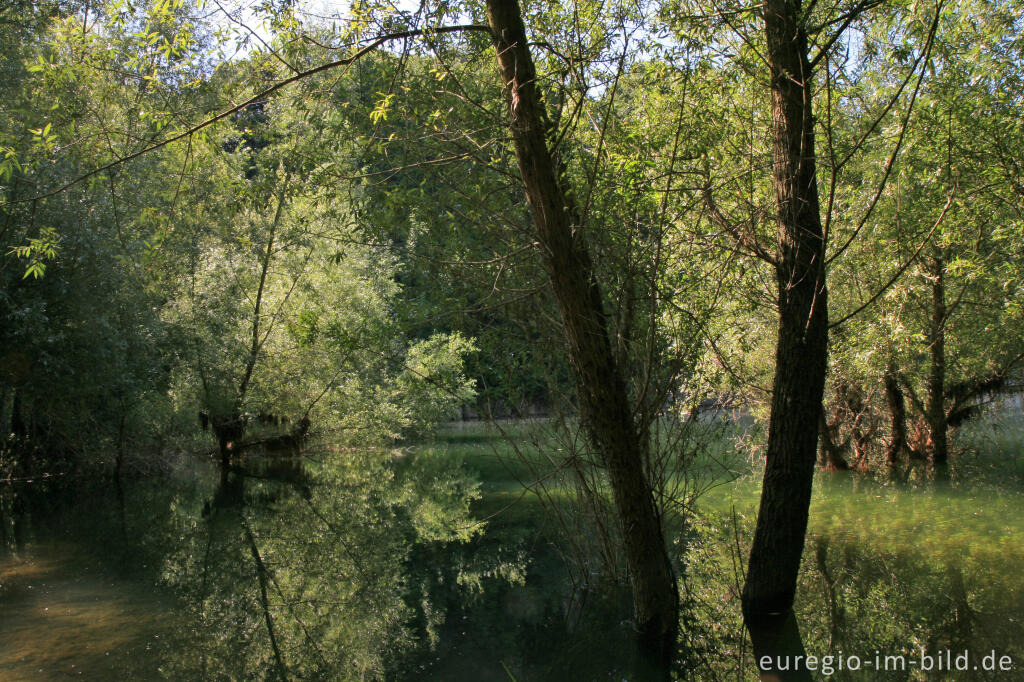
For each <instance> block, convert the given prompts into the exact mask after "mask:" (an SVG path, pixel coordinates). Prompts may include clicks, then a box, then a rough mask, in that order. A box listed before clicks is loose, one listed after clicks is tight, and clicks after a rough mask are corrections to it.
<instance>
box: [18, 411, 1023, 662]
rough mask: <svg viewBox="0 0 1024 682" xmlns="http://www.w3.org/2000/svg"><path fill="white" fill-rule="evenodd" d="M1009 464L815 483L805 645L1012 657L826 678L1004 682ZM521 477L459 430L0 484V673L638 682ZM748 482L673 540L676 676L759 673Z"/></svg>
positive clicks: (611, 626) (705, 509)
mask: <svg viewBox="0 0 1024 682" xmlns="http://www.w3.org/2000/svg"><path fill="white" fill-rule="evenodd" d="M513 438H515V434H513ZM520 444H521V445H522V447H523V449H524V450H526V449H528V445H529V439H526V438H524V439H522V441H521V443H520ZM994 456H996V460H997V461H996V464H997V465H998V464H1000V463H1001V462H1003V460H1002V459H999V458H1000V457H1006V456H1012V453H1011V454H1010V455H1007V454H1006V453H1002V452H1000V453H996V454H995V455H994ZM991 470H992V468H991V467H989V468H987V469H986V471H991ZM997 471H998V470H997ZM1006 471H1008V472H1009V473H1007V474H1006V476H1003V477H1001V476H1000V475H998V474H997V475H995V476H989V475H987V474H986V475H982V474H980V473H977V472H972V471H969V468H968V467H965V468H964V469H963V472H962V473H960V474H958V475H956V476H954V477H953V481H952V482H951V483H948V484H944V483H940V484H936V483H934V482H932V481H931V480H930V479H929V478H928V477H927V476H924V475H917V474H915V473H913V472H909V474H908V475H907V476H905V478H906V479H907V480H902V481H891V480H888V479H885V480H872V479H868V478H866V477H862V476H856V477H855V476H835V477H825V476H823V477H821V478H820V479H819V480H818V481H817V484H816V490H815V496H814V502H813V505H812V512H811V529H810V534H809V538H808V545H807V550H806V552H805V561H804V569H803V573H802V575H801V581H800V592H799V597H798V602H797V607H796V610H797V615H798V620H799V623H800V628H801V631H802V634H803V641H804V644H805V646H806V648H807V651H808V653H811V654H815V655H825V654H829V653H833V654H835V653H838V652H840V651H842V652H845V653H846V654H856V655H859V656H863V657H870V656H872V655H874V653H875V652H876V651H880V652H882V653H883V654H896V653H902V654H904V655H907V656H910V655H911V654H914V653H915V652H918V651H920V650H921V649H922V648H923V649H925V650H926V651H929V652H931V651H940V650H947V649H952V650H956V651H960V650H969V651H971V652H972V654H973V653H977V655H978V656H981V655H983V654H987V653H988V652H989V651H995V652H997V653H998V655H1000V656H1010V657H1012V659H1013V661H1014V665H1015V670H1013V671H1010V672H1002V673H992V674H989V673H984V672H981V671H973V670H971V671H961V672H955V673H948V672H947V673H938V672H932V673H925V672H922V671H920V670H918V669H911V670H907V671H893V672H885V673H883V672H877V671H876V672H870V673H866V672H864V671H861V672H858V673H851V672H848V671H840V672H836V673H834V674H833V675H832V676H831V677H830V679H893V680H904V679H957V680H968V679H1024V674H1022V673H1021V672H1020V669H1019V668H1017V666H1019V665H1024V641H1022V640H1024V637H1022V635H1024V627H1022V623H1024V577H1022V573H1021V567H1022V566H1024V534H1022V532H1021V531H1022V530H1024V513H1022V512H1024V497H1022V494H1021V483H1020V477H1019V474H1017V473H1015V471H1016V470H1010V469H1007V470H1006ZM537 473H538V469H537V465H536V464H535V463H534V464H530V463H529V462H523V461H521V460H518V459H517V458H516V457H515V456H514V454H513V453H512V452H511V451H510V449H509V447H508V444H507V443H506V442H505V441H502V440H501V439H500V438H499V437H497V436H496V435H495V434H494V433H492V432H489V431H486V430H484V429H480V428H476V429H469V430H452V431H449V432H447V433H446V434H445V437H443V438H442V439H441V440H440V441H439V442H438V443H436V444H432V445H425V446H419V447H415V448H411V449H409V450H406V451H402V452H389V451H369V452H361V453H353V452H345V451H335V450H331V449H327V448H323V449H320V450H319V451H314V452H310V453H307V454H306V456H305V457H303V458H302V459H301V460H262V459H260V458H257V457H253V458H251V459H249V460H248V461H247V462H246V463H245V465H244V467H243V468H241V469H240V470H239V471H237V472H235V473H233V474H232V475H231V476H229V477H227V478H221V477H220V476H219V475H217V472H216V471H215V470H214V469H213V468H212V467H210V466H208V465H207V463H204V462H197V461H192V460H187V459H186V460H182V461H181V462H179V463H178V464H177V465H176V466H175V467H174V472H173V474H172V475H170V476H169V477H162V478H160V479H159V480H157V479H141V480H126V481H123V482H122V483H121V484H120V485H116V484H115V483H113V482H112V481H93V482H83V481H63V480H60V479H48V480H45V481H33V482H20V483H18V484H13V485H9V486H7V487H4V488H0V521H2V534H0V540H2V545H0V680H37V679H39V680H49V679H64V678H69V677H76V678H80V679H95V680H108V679H132V680H136V679H175V680H179V679H180V680H193V679H279V678H281V677H284V678H287V679H379V678H384V679H397V680H419V679H427V680H501V679H505V680H512V679H514V680H566V679H571V680H575V679H579V680H590V679H602V680H611V679H615V680H621V679H638V678H637V677H636V676H635V675H634V673H633V672H632V671H633V670H634V663H635V661H634V660H633V649H632V646H631V640H630V626H629V616H630V604H629V595H628V591H626V590H624V589H622V588H621V587H615V586H613V585H610V584H608V582H607V581H604V582H602V581H601V580H600V579H599V578H594V579H593V580H591V581H590V587H589V589H573V581H575V582H576V583H577V584H579V583H581V582H582V581H581V579H580V575H581V563H580V560H579V557H578V556H577V555H573V553H572V552H571V551H569V550H567V546H568V545H566V544H565V537H564V531H565V529H566V526H565V522H564V521H560V520H559V517H558V515H557V514H553V513H552V512H551V507H550V506H545V505H544V504H542V503H541V502H540V500H539V499H538V498H537V497H536V496H535V495H532V494H525V495H524V494H523V483H524V482H530V481H531V477H532V476H535V475H536V474H537ZM758 485H759V484H758V481H757V478H756V476H744V477H741V478H739V479H738V480H736V481H732V482H730V483H728V484H727V485H721V486H718V487H715V488H713V489H712V490H710V491H709V492H707V493H706V494H705V495H704V496H703V497H702V498H701V500H700V502H699V506H698V513H697V515H696V517H694V518H693V519H691V521H690V522H688V523H687V524H686V526H685V527H681V528H678V529H676V531H677V532H678V537H677V538H676V541H675V542H674V544H673V546H674V548H675V549H676V551H677V553H678V556H679V558H680V559H681V560H683V561H685V563H686V566H687V574H686V579H685V581H684V592H683V593H684V609H683V613H682V617H683V625H684V629H685V632H686V635H685V640H684V642H683V643H682V644H681V649H680V661H681V664H680V665H681V669H680V670H679V671H678V674H679V676H680V678H681V679H708V680H713V679H725V680H731V679H753V678H754V675H753V665H752V660H751V654H750V645H749V642H748V639H747V637H746V636H745V633H744V631H743V627H742V621H741V619H740V615H739V608H738V598H737V594H738V589H739V586H740V585H741V584H742V575H741V571H742V565H743V560H744V559H745V553H746V551H747V549H748V544H747V543H748V542H749V537H750V532H751V529H752V524H753V519H754V512H755V510H756V501H757V493H758ZM555 492H556V493H557V491H555ZM554 497H557V495H554ZM556 504H560V503H557V502H556ZM581 527H582V526H581ZM560 529H561V531H563V532H560ZM570 544H571V543H570ZM580 546H582V545H580ZM582 566H583V569H582V570H583V572H586V570H588V569H586V565H582Z"/></svg>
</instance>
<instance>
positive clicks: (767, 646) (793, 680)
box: [745, 609, 814, 682]
mask: <svg viewBox="0 0 1024 682" xmlns="http://www.w3.org/2000/svg"><path fill="white" fill-rule="evenodd" d="M745 620H746V624H747V630H748V631H749V632H750V642H751V644H753V646H754V661H755V662H756V664H757V667H758V670H759V672H760V677H761V680H762V682H811V681H812V680H813V679H814V678H812V677H811V673H810V671H809V670H808V669H807V665H806V664H803V665H801V663H802V662H804V661H806V660H807V653H806V651H805V650H804V642H803V639H802V638H801V636H800V628H799V626H798V624H797V622H796V616H795V615H794V614H793V610H792V609H790V610H788V611H785V612H783V613H778V614H771V615H769V614H760V615H757V616H750V617H747V618H746V619H745ZM765 663H767V665H764V664H765Z"/></svg>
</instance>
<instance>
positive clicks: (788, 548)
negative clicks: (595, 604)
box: [743, 0, 828, 646]
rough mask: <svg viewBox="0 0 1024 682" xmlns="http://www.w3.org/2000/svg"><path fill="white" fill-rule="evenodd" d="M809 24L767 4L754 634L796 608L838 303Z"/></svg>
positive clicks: (748, 599) (751, 579)
mask: <svg viewBox="0 0 1024 682" xmlns="http://www.w3.org/2000/svg"><path fill="white" fill-rule="evenodd" d="M801 20H802V19H801V10H800V8H799V5H798V4H797V3H796V0H790V1H787V0H766V1H765V4H764V21H765V33H766V36H767V56H768V62H769V65H770V67H771V89H772V124H773V146H772V152H773V162H774V163H773V171H772V175H773V183H774V186H775V197H776V203H777V211H778V217H777V220H778V232H779V252H778V255H777V260H776V268H775V269H776V280H777V283H778V289H779V327H778V342H777V343H778V345H777V347H776V351H775V379H774V383H773V386H772V404H771V417H770V423H769V427H768V448H767V453H766V460H767V461H766V464H765V471H764V485H763V487H762V493H761V506H760V510H759V512H758V517H757V528H756V530H755V532H754V542H753V546H752V547H751V551H750V564H749V568H748V570H747V580H746V584H745V585H744V586H743V614H744V618H745V620H746V622H747V624H748V626H750V625H752V624H753V623H756V622H759V621H761V620H762V619H764V618H766V617H772V616H774V615H776V614H783V613H787V612H789V611H790V610H791V608H792V606H793V598H794V596H795V593H796V579H797V572H798V570H799V568H800V555H801V554H802V553H803V547H804V536H805V534H806V531H807V517H808V509H809V507H810V502H811V483H812V480H813V477H814V461H815V449H816V445H817V441H818V431H819V428H818V424H819V417H820V415H821V409H822V395H823V393H824V388H825V371H826V365H827V362H828V310H827V304H828V302H827V297H826V289H825V268H824V252H825V248H824V237H823V233H822V226H821V215H820V206H819V202H818V186H817V181H816V178H815V157H814V117H813V113H812V107H811V98H812V93H813V89H812V86H811V67H810V62H809V60H808V58H807V34H806V33H805V31H804V29H803V26H802V25H801V23H800V22H801ZM754 631H755V628H753V627H751V632H752V633H753V632H754ZM755 646H756V643H755Z"/></svg>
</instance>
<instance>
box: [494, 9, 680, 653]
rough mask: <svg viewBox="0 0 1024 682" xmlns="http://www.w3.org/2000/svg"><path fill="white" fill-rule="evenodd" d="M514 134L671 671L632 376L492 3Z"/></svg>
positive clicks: (644, 606)
mask: <svg viewBox="0 0 1024 682" xmlns="http://www.w3.org/2000/svg"><path fill="white" fill-rule="evenodd" d="M487 18H488V22H489V24H490V26H491V30H492V33H493V40H494V47H495V50H496V52H497V58H498V66H499V71H500V73H501V78H502V81H503V83H504V84H505V89H506V98H507V102H508V105H509V116H510V126H509V127H510V131H511V134H512V142H513V145H514V147H515V152H516V158H517V160H518V164H519V170H520V173H521V175H522V181H523V187H524V190H525V192H526V198H527V202H528V203H529V205H530V210H531V213H532V215H533V221H534V228H535V229H536V234H537V238H538V242H539V246H540V250H541V257H542V259H543V261H544V264H545V268H546V270H547V273H548V277H549V279H550V282H551V288H552V292H553V294H554V297H555V300H556V301H557V303H558V308H559V312H560V314H561V319H562V325H563V330H564V333H565V338H566V342H567V345H568V349H569V358H570V362H571V363H572V366H573V370H574V373H575V377H576V389H577V394H578V396H579V400H580V410H581V418H582V419H583V421H584V423H585V425H586V428H587V431H588V434H589V436H590V439H591V440H592V441H593V445H594V447H595V449H596V450H597V451H598V452H599V453H600V455H601V457H602V459H603V461H604V463H605V466H606V467H607V469H608V476H609V480H610V481H611V486H612V494H613V496H614V498H615V504H616V508H617V510H618V513H619V518H620V523H622V526H623V543H624V546H625V555H626V561H627V563H628V564H629V574H630V580H631V583H632V586H633V604H634V609H635V615H636V621H637V623H636V624H637V628H638V630H639V632H640V637H641V641H642V642H643V644H644V646H645V647H647V648H648V649H649V650H650V651H651V653H652V655H653V656H654V658H655V660H656V661H659V662H660V663H661V665H662V666H664V667H665V669H666V670H667V665H666V664H667V663H669V662H670V661H671V660H672V656H673V654H674V651H675V646H676V632H677V628H678V606H679V597H678V592H677V588H676V583H675V577H674V575H673V571H672V567H671V564H670V562H669V559H668V556H667V554H666V552H665V541H664V538H663V536H662V531H661V523H660V520H659V518H658V515H657V512H656V511H655V507H654V500H653V497H652V495H651V488H650V484H649V482H648V481H647V480H646V478H645V475H644V471H643V466H642V461H643V460H642V453H643V450H644V449H645V448H646V447H648V444H647V443H644V442H643V441H642V440H641V439H640V437H639V434H638V433H637V430H636V424H635V423H634V422H633V409H632V405H631V401H630V399H629V396H628V393H627V391H626V384H625V380H624V378H623V376H622V368H620V367H619V365H618V363H617V362H616V359H615V356H614V354H613V353H612V347H611V341H610V339H609V337H608V323H607V318H606V315H605V310H604V300H603V294H602V291H601V288H600V284H599V283H598V281H597V280H596V278H595V273H594V268H593V264H592V262H591V255H590V252H589V249H588V246H587V241H586V226H585V224H583V223H582V222H581V214H580V209H579V207H578V206H576V204H575V200H574V199H573V198H572V196H571V193H570V191H569V188H568V187H566V185H565V177H564V173H563V171H562V170H561V169H560V168H559V167H558V166H557V165H556V161H555V159H554V158H553V157H552V153H551V149H550V148H549V146H548V145H549V143H550V140H551V136H552V133H553V130H552V128H551V125H550V123H549V122H548V115H547V112H546V110H545V105H544V102H543V100H542V99H541V97H540V92H539V88H538V86H537V82H536V78H537V75H536V69H535V67H534V64H533V59H532V57H531V55H530V52H529V48H528V44H527V38H526V29H525V26H524V25H523V18H522V12H521V10H520V8H519V3H518V2H517V1H516V0H500V1H499V0H489V1H488V3H487Z"/></svg>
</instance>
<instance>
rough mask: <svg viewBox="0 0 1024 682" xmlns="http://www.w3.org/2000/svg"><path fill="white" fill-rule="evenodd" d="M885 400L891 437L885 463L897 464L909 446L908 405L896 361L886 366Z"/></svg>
mask: <svg viewBox="0 0 1024 682" xmlns="http://www.w3.org/2000/svg"><path fill="white" fill-rule="evenodd" d="M885 402H886V403H887V404H888V406H889V418H890V424H891V426H890V431H891V435H890V439H889V446H888V447H887V448H886V450H885V463H886V464H888V465H889V466H896V463H897V462H898V461H899V457H900V454H901V453H902V452H904V451H905V450H909V447H908V446H907V405H906V401H905V400H904V397H903V389H901V388H900V382H899V379H898V377H897V374H896V363H895V362H893V361H892V360H890V361H889V362H888V363H887V364H886V366H885Z"/></svg>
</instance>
